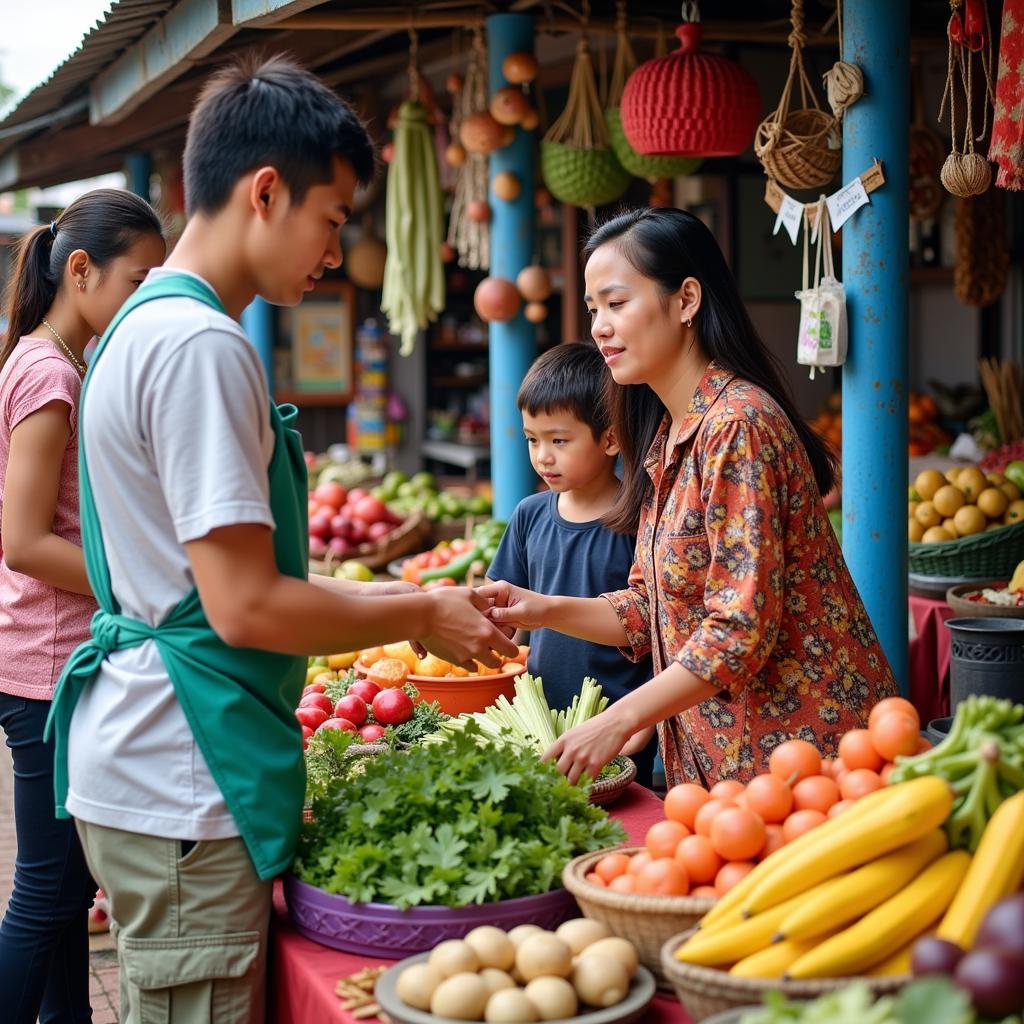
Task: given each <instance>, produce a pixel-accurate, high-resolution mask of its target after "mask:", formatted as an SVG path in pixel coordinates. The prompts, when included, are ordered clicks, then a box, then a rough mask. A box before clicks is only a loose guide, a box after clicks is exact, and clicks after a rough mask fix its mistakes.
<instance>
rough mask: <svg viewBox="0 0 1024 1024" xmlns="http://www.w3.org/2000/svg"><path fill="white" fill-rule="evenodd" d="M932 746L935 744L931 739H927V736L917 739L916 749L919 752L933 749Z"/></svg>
mask: <svg viewBox="0 0 1024 1024" xmlns="http://www.w3.org/2000/svg"><path fill="white" fill-rule="evenodd" d="M932 746H933V744H932V742H931V740H926V739H925V738H924V737H923V736H922V737H921V738H920V739H919V740H918V741H917V750H916V753H918V754H923V753H924V752H925V751H927V750H931V749H932Z"/></svg>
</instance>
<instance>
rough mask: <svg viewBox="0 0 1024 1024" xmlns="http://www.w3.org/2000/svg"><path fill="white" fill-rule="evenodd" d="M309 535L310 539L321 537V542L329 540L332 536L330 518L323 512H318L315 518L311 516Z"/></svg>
mask: <svg viewBox="0 0 1024 1024" xmlns="http://www.w3.org/2000/svg"><path fill="white" fill-rule="evenodd" d="M309 535H310V537H319V538H320V539H321V540H327V538H328V537H329V536H330V535H331V520H330V517H329V516H327V515H325V514H324V513H323V512H317V514H316V515H315V516H311V517H310V520H309Z"/></svg>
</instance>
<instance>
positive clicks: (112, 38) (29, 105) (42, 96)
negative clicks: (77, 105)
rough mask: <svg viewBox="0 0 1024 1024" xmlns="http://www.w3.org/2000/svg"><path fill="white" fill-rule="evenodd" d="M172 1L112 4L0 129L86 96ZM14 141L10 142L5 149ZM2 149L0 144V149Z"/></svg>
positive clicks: (131, 0)
mask: <svg viewBox="0 0 1024 1024" xmlns="http://www.w3.org/2000/svg"><path fill="white" fill-rule="evenodd" d="M173 6H174V0H115V2H114V4H113V7H112V9H111V10H110V11H108V12H107V13H106V14H105V15H104V16H103V19H102V20H101V21H98V22H96V25H95V26H94V27H93V28H91V29H90V30H89V31H88V32H87V33H86V34H85V35H84V36H83V37H82V41H81V43H79V45H78V48H77V49H76V50H75V51H74V52H73V53H72V54H70V55H69V56H68V57H66V58H65V59H64V61H63V62H62V63H61V64H60V65H58V67H57V69H56V70H55V71H54V72H53V73H52V74H51V75H50V77H49V78H47V79H46V80H45V81H44V82H42V83H41V84H39V85H37V86H36V87H35V88H34V89H33V90H32V91H31V92H30V93H29V94H28V95H27V96H26V97H25V98H24V99H23V100H22V101H21V102H20V103H19V104H18V105H17V106H16V107H15V108H14V110H12V111H11V112H10V113H9V114H8V115H7V117H5V118H4V119H3V120H2V121H0V129H4V128H11V127H14V126H15V125H19V124H22V123H23V122H25V121H31V120H33V119H34V118H36V117H41V116H45V115H47V114H52V113H53V112H54V111H55V110H57V109H59V108H60V107H63V106H64V105H65V104H67V103H70V102H72V101H74V100H77V99H81V98H83V97H87V96H88V92H89V83H90V81H91V80H92V79H93V78H94V77H95V76H96V74H97V73H98V72H99V71H100V70H102V69H103V68H105V67H107V66H108V65H109V64H111V63H113V62H114V61H115V60H116V59H117V58H118V57H119V56H120V55H121V54H122V53H123V52H124V51H125V50H126V49H127V48H128V47H129V46H131V44H132V43H134V42H136V41H137V40H138V39H140V38H141V37H142V36H143V35H144V34H145V33H146V31H147V30H148V29H149V28H150V27H151V26H152V25H154V24H155V23H156V22H157V21H159V20H160V18H162V17H163V15H164V14H166V12H167V11H168V10H170V8H172V7H173ZM14 141H15V140H14V139H10V140H8V142H7V146H10V145H11V144H13V142H14ZM3 148H6V147H5V146H4V145H3V144H0V149H3Z"/></svg>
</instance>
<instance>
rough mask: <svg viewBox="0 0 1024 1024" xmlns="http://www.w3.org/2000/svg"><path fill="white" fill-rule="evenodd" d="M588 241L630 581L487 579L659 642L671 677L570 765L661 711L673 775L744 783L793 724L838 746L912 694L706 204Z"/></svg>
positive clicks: (568, 621)
mask: <svg viewBox="0 0 1024 1024" xmlns="http://www.w3.org/2000/svg"><path fill="white" fill-rule="evenodd" d="M585 256H586V258H587V265H586V274H585V276H586V285H587V295H586V302H587V306H588V308H589V310H590V315H591V321H592V325H591V333H592V335H593V338H594V340H595V342H596V343H597V345H598V347H599V348H600V350H601V352H602V354H603V355H604V357H605V360H606V361H607V363H608V365H609V368H610V370H611V374H612V377H613V379H614V381H615V384H614V385H613V394H612V402H613V408H614V410H615V414H614V430H615V435H616V438H617V440H618V442H619V445H620V447H621V449H622V453H623V458H624V468H625V475H624V478H623V484H622V489H621V493H620V497H619V501H618V504H617V506H616V507H615V508H614V509H613V510H612V512H611V513H610V515H609V525H611V526H613V527H614V528H616V529H620V530H623V531H635V532H636V534H637V546H636V562H635V564H634V566H633V570H632V573H631V575H630V579H629V586H628V588H627V589H625V590H621V591H617V592H615V593H610V594H605V595H603V596H602V597H598V598H592V599H582V598H564V597H551V596H543V595H540V594H534V593H532V592H530V591H525V590H521V589H519V588H515V587H511V586H509V585H508V584H506V583H496V584H494V585H493V586H492V587H490V588H486V590H485V593H486V594H487V595H488V596H491V597H493V598H494V599H495V600H496V605H497V607H495V608H494V609H493V611H492V615H493V617H494V618H495V620H496V621H499V622H501V623H503V624H505V625H507V626H515V627H517V628H524V629H529V628H535V627H538V626H541V625H543V626H545V627H547V628H549V629H557V630H560V631H561V632H564V633H568V634H570V635H572V636H577V637H581V638H583V639H586V640H591V641H594V642H598V643H606V644H614V645H618V646H620V647H622V648H623V650H624V652H625V653H626V654H627V655H629V656H631V657H634V658H639V657H641V656H642V655H644V654H646V653H647V652H649V651H650V652H651V653H652V654H653V657H654V670H655V676H654V678H653V679H652V680H651V681H650V682H649V683H647V684H645V685H644V686H642V687H640V688H639V689H637V690H635V691H634V692H633V693H631V694H629V695H628V696H627V697H625V698H624V699H623V700H620V701H618V702H617V703H616V704H614V705H613V706H612V707H610V708H609V709H608V710H607V711H605V712H604V713H603V714H601V715H599V716H598V717H597V718H595V719H593V720H591V721H590V722H587V723H586V724H584V725H582V726H579V727H577V728H576V729H572V730H570V731H569V732H568V733H566V734H565V735H564V736H563V737H561V738H560V739H559V741H558V742H557V743H556V744H555V745H554V746H553V747H552V748H551V749H550V750H549V751H548V753H547V755H546V756H547V757H548V758H549V759H554V760H557V762H558V766H559V768H560V769H561V770H562V771H563V772H564V773H565V774H567V775H568V776H569V778H570V779H572V780H575V779H576V778H578V777H579V775H580V774H581V773H582V772H584V771H586V772H588V773H589V774H590V775H591V776H592V777H596V775H597V772H598V771H599V770H600V768H601V766H603V765H604V764H605V763H606V762H607V761H608V760H609V759H610V758H612V757H613V756H614V755H615V754H617V753H618V752H619V750H620V749H621V748H622V746H623V744H624V743H625V742H626V741H627V739H628V738H629V737H630V736H632V735H633V734H634V733H636V732H638V731H639V730H641V729H643V728H646V727H648V726H650V725H653V724H658V731H659V738H660V741H661V750H662V756H663V758H664V761H665V769H666V777H667V781H668V784H669V785H674V784H675V783H677V782H681V781H686V780H690V781H697V782H701V783H703V784H705V785H712V784H714V783H715V782H717V781H719V780H721V779H738V780H740V781H746V780H748V779H750V778H751V777H752V776H754V775H756V774H758V773H759V772H762V771H765V770H766V768H767V762H768V756H769V754H770V753H771V751H772V750H773V749H774V748H775V747H776V746H777V745H778V744H779V743H780V742H782V741H783V740H786V739H790V738H793V737H800V738H803V739H806V740H809V741H810V742H811V743H813V744H814V745H815V746H816V747H817V748H818V749H819V750H820V751H821V752H822V754H824V755H833V754H835V752H836V747H837V744H838V742H839V737H840V736H842V734H843V733H844V732H846V731H847V730H848V729H853V728H857V727H859V726H863V725H864V724H865V723H866V721H867V715H868V712H869V711H870V709H871V707H872V706H873V705H874V704H875V703H876V702H877V701H879V700H881V699H882V698H883V697H888V696H891V695H893V694H895V693H896V684H895V682H894V680H893V676H892V672H891V670H890V668H889V665H888V663H887V662H886V659H885V655H884V654H883V652H882V649H881V647H880V646H879V643H878V638H877V636H876V635H875V631H874V628H873V627H872V625H871V622H870V620H869V619H868V616H867V613H866V612H865V609H864V605H863V603H862V602H861V599H860V596H859V594H858V593H857V588H856V586H855V585H854V582H853V579H852V578H851V576H850V573H849V570H848V569H847V567H846V563H845V562H844V560H843V556H842V552H841V551H840V548H839V545H838V543H837V541H836V537H835V535H834V533H833V531H832V528H831V525H830V523H829V520H828V516H827V514H826V511H825V507H824V505H823V502H822V495H824V494H827V493H828V491H829V490H830V489H831V487H832V484H833V481H834V476H835V469H836V467H835V458H834V456H833V455H832V453H831V452H830V451H829V450H828V449H827V448H826V447H825V445H824V443H823V442H822V440H821V439H820V438H818V437H817V436H816V435H815V434H814V433H813V432H812V431H811V430H810V428H809V427H808V426H807V425H806V424H805V423H804V421H803V420H802V419H801V417H800V415H799V414H798V413H797V411H796V408H795V406H794V404H793V401H792V399H791V397H790V395H789V393H788V391H787V389H786V387H785V385H784V384H783V383H782V377H781V374H780V372H779V370H778V368H777V366H776V364H775V362H774V359H773V357H772V356H771V355H770V353H769V352H768V351H767V349H766V348H765V346H764V344H763V342H762V341H761V339H760V338H759V337H758V335H757V332H756V330H755V329H754V326H753V324H752V323H751V321H750V318H749V316H748V314H747V312H746V309H745V308H744V306H743V303H742V300H741V299H740V296H739V292H738V290H737V287H736V283H735V281H734V279H733V277H732V274H731V273H730V271H729V269H728V267H727V265H726V263H725V260H724V258H723V256H722V253H721V251H720V250H719V248H718V245H717V244H716V242H715V240H714V238H713V236H712V235H711V233H710V232H709V231H708V229H707V228H706V227H705V226H704V225H703V224H702V223H701V222H700V221H699V220H698V219H697V218H696V217H693V216H692V215H690V214H688V213H685V212H683V211H681V210H673V209H643V210H636V211H632V212H629V213H624V214H621V215H620V216H618V217H616V218H614V219H613V220H611V221H609V222H607V223H606V224H604V225H602V226H601V227H599V228H598V229H597V230H596V231H595V232H594V234H593V235H592V236H591V238H590V240H589V242H588V243H587V246H586V248H585Z"/></svg>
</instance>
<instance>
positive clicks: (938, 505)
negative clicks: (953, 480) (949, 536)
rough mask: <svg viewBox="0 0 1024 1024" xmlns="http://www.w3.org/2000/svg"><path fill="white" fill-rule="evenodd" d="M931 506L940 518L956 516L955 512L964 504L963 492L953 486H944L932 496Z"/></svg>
mask: <svg viewBox="0 0 1024 1024" xmlns="http://www.w3.org/2000/svg"><path fill="white" fill-rule="evenodd" d="M932 504H933V505H934V506H935V511H936V512H938V513H939V515H940V516H947V517H948V516H953V515H956V510H957V509H958V508H962V507H963V505H964V504H966V500H965V498H964V492H963V491H961V490H960V488H959V487H954V486H953V484H946V486H945V487H940V488H939V489H938V490H937V491H936V492H935V494H934V495H932Z"/></svg>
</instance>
